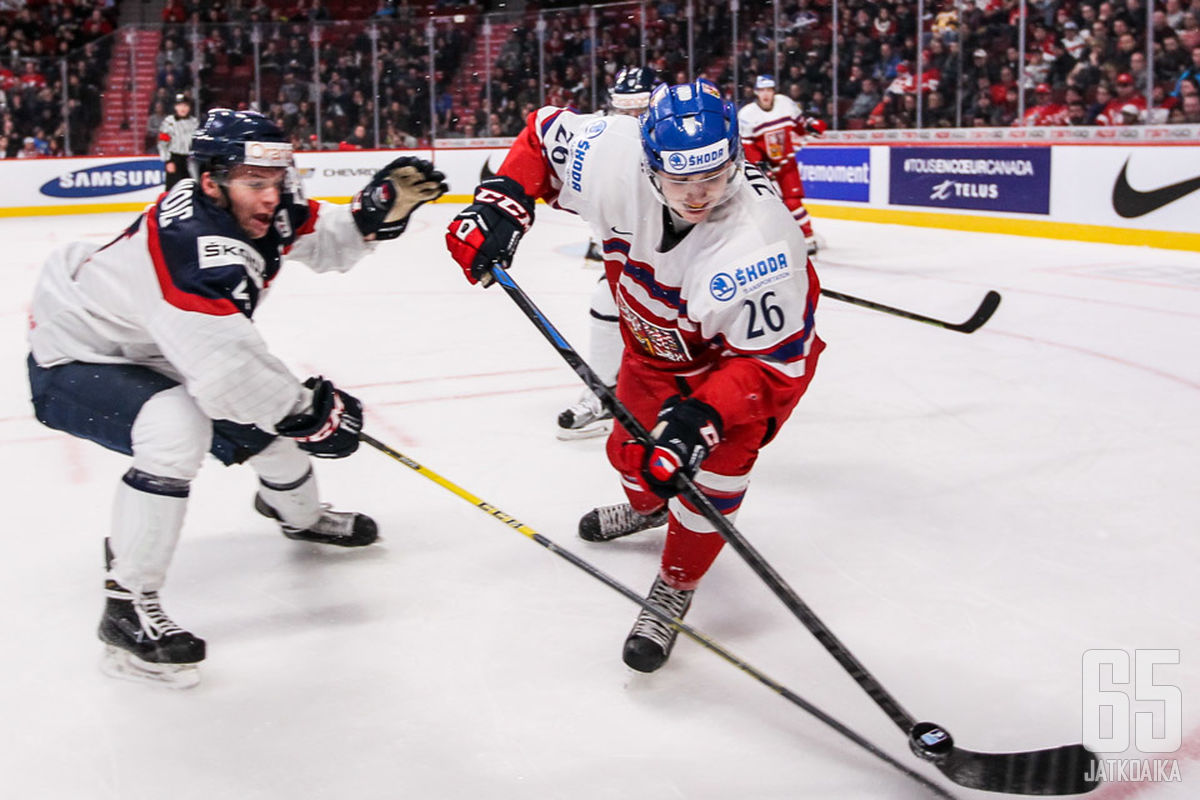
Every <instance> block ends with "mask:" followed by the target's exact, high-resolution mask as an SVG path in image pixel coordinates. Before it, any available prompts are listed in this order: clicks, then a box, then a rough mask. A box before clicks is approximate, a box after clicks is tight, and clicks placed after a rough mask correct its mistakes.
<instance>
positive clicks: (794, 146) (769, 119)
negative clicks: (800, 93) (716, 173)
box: [738, 94, 805, 167]
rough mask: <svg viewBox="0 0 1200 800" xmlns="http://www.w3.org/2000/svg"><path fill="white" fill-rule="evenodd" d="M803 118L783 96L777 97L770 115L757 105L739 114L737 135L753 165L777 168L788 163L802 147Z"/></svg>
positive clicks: (745, 106)
mask: <svg viewBox="0 0 1200 800" xmlns="http://www.w3.org/2000/svg"><path fill="white" fill-rule="evenodd" d="M804 121H805V120H804V114H803V113H802V112H801V111H800V107H799V106H797V105H796V103H795V102H794V101H793V100H792V99H791V98H790V97H787V96H786V95H782V94H776V95H775V102H774V103H772V105H771V109H770V110H769V111H764V110H763V108H762V106H760V105H759V104H758V103H753V102H752V103H747V104H746V105H744V106H742V107H741V108H740V109H739V110H738V135H739V136H740V137H741V139H742V147H743V148H744V149H745V151H746V160H747V161H749V162H750V163H752V164H757V163H760V162H762V161H766V162H767V163H768V164H770V165H771V166H772V167H779V166H781V165H783V164H785V163H787V162H788V161H789V159H790V160H793V161H794V158H793V155H794V154H795V153H796V152H797V151H798V150H799V149H800V147H801V146H802V145H803V143H804V134H803V131H804Z"/></svg>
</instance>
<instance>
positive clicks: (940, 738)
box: [908, 722, 954, 761]
mask: <svg viewBox="0 0 1200 800" xmlns="http://www.w3.org/2000/svg"><path fill="white" fill-rule="evenodd" d="M908 746H909V747H910V748H912V751H913V753H915V754H916V755H917V757H918V758H923V759H925V760H926V761H940V760H941V759H943V758H945V757H946V756H948V755H949V754H950V751H951V750H953V749H954V739H953V738H952V737H951V736H950V734H949V733H947V732H946V731H945V730H943V729H942V727H941V726H940V725H936V724H934V723H932V722H918V723H917V724H916V725H913V727H912V730H911V731H909V732H908Z"/></svg>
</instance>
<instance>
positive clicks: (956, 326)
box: [821, 289, 1000, 333]
mask: <svg viewBox="0 0 1200 800" xmlns="http://www.w3.org/2000/svg"><path fill="white" fill-rule="evenodd" d="M821 294H823V295H825V296H826V297H831V298H833V299H834V300H841V301H842V302H843V303H849V304H850V305H855V306H862V307H863V308H869V309H871V310H873V311H882V312H883V313H885V314H892V315H894V316H897V317H903V318H904V319H911V320H913V321H914V322H924V323H925V324H927V325H936V326H937V327H939V328H945V329H946V330H948V331H956V332H958V333H974V332H975V331H977V330H979V329H980V328H982V327H983V326H984V324H985V323H986V322H987V321H988V320H989V319H991V318H992V314H995V313H996V309H997V308H999V307H1000V293H999V292H997V291H996V290H994V289H989V290H988V293H987V294H985V295H984V296H983V301H982V302H980V304H979V308H977V309H975V313H974V314H972V315H971V316H970V318H968V319H967V320H966V321H965V322H958V323H955V322H947V321H946V320H944V319H937V318H935V317H927V316H925V315H924V314H918V313H916V312H914V311H905V310H904V309H902V308H894V307H893V306H885V305H884V304H883V303H876V302H875V301H874V300H865V299H863V298H861V297H855V296H854V295H849V294H842V293H841V292H835V291H833V290H832V289H822V290H821Z"/></svg>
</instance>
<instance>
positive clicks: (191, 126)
mask: <svg viewBox="0 0 1200 800" xmlns="http://www.w3.org/2000/svg"><path fill="white" fill-rule="evenodd" d="M196 124H197V123H196V117H195V116H193V114H192V101H191V98H189V97H188V96H187V95H186V94H184V93H183V92H180V93H179V94H177V95H175V113H174V114H173V115H170V116H167V117H165V118H164V119H163V121H162V125H160V126H159V128H158V156H159V158H161V159H162V160H163V169H164V170H166V173H167V181H166V188H167V189H168V190H169V189H170V188H171V187H172V186H174V185H175V184H176V183H178V182H179V181H180V180H182V179H184V178H186V177H187V176H188V169H187V159H188V151H189V150H191V149H192V135H193V134H194V133H195V132H196Z"/></svg>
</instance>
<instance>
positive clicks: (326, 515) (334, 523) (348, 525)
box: [254, 494, 379, 547]
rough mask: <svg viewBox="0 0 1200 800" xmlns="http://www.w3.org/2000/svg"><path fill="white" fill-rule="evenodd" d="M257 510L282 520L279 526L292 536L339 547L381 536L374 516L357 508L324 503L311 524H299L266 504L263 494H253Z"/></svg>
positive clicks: (357, 543)
mask: <svg viewBox="0 0 1200 800" xmlns="http://www.w3.org/2000/svg"><path fill="white" fill-rule="evenodd" d="M254 510H255V511H257V512H258V513H260V514H262V515H263V516H264V517H270V518H271V519H273V520H278V521H279V528H280V530H282V531H283V535H284V536H286V537H287V538H289V539H296V540H298V541H301V542H316V543H317V544H335V545H337V546H338V547H364V546H366V545H369V544H370V543H371V542H373V541H375V540H376V539H378V538H379V528H378V527H377V526H376V525H375V520H373V519H371V518H370V517H368V516H367V515H366V514H359V513H358V512H355V511H334V510H332V509H331V508H330V507H329V505H328V504H327V503H322V504H321V516H320V517H318V518H317V521H316V522H315V523H313V525H312V526H311V527H309V528H296V527H294V526H292V525H288V524H287V523H286V522H284V521H283V520H282V519H281V518H280V516H279V514H277V513H276V512H275V509H273V508H271V507H270V506H269V505H267V501H266V500H263V497H262V495H261V494H256V495H255V496H254Z"/></svg>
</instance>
